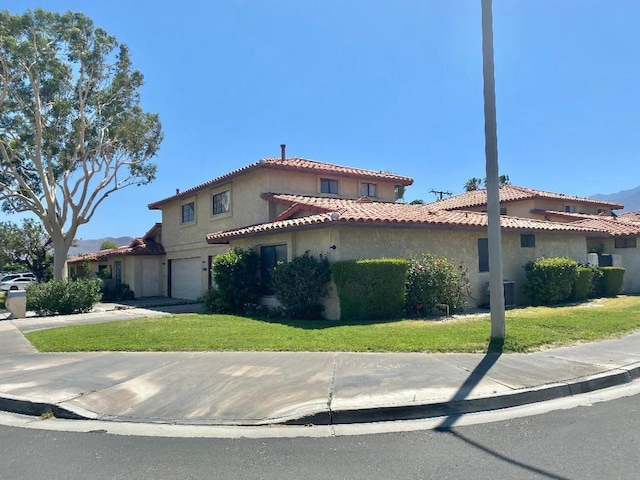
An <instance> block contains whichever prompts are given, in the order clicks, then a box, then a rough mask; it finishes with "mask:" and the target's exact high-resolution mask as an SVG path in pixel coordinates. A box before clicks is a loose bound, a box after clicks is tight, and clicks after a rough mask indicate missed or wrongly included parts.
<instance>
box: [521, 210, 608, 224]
mask: <svg viewBox="0 0 640 480" xmlns="http://www.w3.org/2000/svg"><path fill="white" fill-rule="evenodd" d="M531 213H535V214H537V215H546V216H548V217H555V218H562V219H565V220H569V221H571V222H575V221H577V220H584V219H589V218H594V219H598V218H605V219H606V218H616V217H615V216H613V215H604V214H600V215H590V214H588V213H577V212H574V213H571V212H559V211H557V210H541V209H534V210H531Z"/></svg>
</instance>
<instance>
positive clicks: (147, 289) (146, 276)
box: [140, 258, 160, 297]
mask: <svg viewBox="0 0 640 480" xmlns="http://www.w3.org/2000/svg"><path fill="white" fill-rule="evenodd" d="M159 295H160V262H159V261H158V260H157V259H155V258H145V259H143V260H142V291H141V292H140V296H141V297H157V296H159Z"/></svg>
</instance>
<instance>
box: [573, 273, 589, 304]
mask: <svg viewBox="0 0 640 480" xmlns="http://www.w3.org/2000/svg"><path fill="white" fill-rule="evenodd" d="M593 271H594V269H593V267H588V266H579V267H578V271H577V273H578V274H577V276H576V281H575V283H574V284H573V294H572V295H571V298H572V300H574V301H576V302H582V301H584V300H586V299H587V298H588V296H589V292H590V291H591V279H592V278H593Z"/></svg>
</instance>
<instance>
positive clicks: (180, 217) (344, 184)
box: [149, 149, 413, 299]
mask: <svg viewBox="0 0 640 480" xmlns="http://www.w3.org/2000/svg"><path fill="white" fill-rule="evenodd" d="M412 183H413V180H412V179H411V178H409V177H404V176H400V175H395V174H392V173H387V172H381V171H373V170H365V169H361V168H352V167H345V166H340V165H333V164H329V163H323V162H317V161H313V160H307V159H303V158H286V157H285V156H284V149H283V155H282V156H281V157H280V158H265V159H263V160H260V161H258V162H256V163H253V164H251V165H248V166H246V167H244V168H240V169H238V170H235V171H233V172H230V173H227V174H225V175H222V176H220V177H217V178H214V179H213V180H210V181H208V182H206V183H203V184H201V185H198V186H196V187H193V188H190V189H188V190H185V191H182V192H180V191H177V192H176V194H175V195H173V196H171V197H168V198H165V199H163V200H159V201H157V202H153V203H151V204H149V208H150V209H157V210H161V211H162V225H163V230H164V235H163V239H162V241H163V246H164V250H165V252H166V266H165V270H164V274H165V276H166V282H164V283H163V285H162V293H163V294H164V295H167V296H169V297H174V298H186V299H195V298H198V297H199V296H201V295H202V292H203V291H206V290H207V289H208V288H210V287H211V286H212V285H213V278H212V273H211V270H212V268H211V267H212V262H213V259H214V258H215V256H216V255H218V254H220V253H222V252H224V251H226V250H227V248H228V246H227V245H218V244H209V243H207V240H206V236H207V234H208V233H210V232H215V231H222V230H231V229H236V228H240V227H246V226H248V225H260V224H265V223H269V222H271V221H273V220H274V219H275V218H277V217H278V216H279V215H281V214H282V213H283V211H284V210H285V209H286V208H287V207H286V206H284V205H282V204H280V203H277V202H269V201H265V200H263V199H262V198H261V195H262V194H265V193H268V192H283V193H287V194H293V195H306V196H319V197H320V196H321V197H328V198H331V199H334V200H340V199H356V198H359V197H363V196H364V197H369V198H371V199H374V200H376V201H379V202H393V201H394V200H395V189H396V187H399V186H403V187H404V186H408V185H411V184H412ZM271 250H272V251H270V252H269V254H270V255H272V257H273V260H274V261H276V260H279V259H281V258H282V257H281V256H279V255H282V252H281V251H279V250H277V249H271ZM265 251H266V250H265ZM265 255H266V254H265ZM287 258H289V259H290V258H292V257H291V256H286V257H284V259H285V260H286V259H287Z"/></svg>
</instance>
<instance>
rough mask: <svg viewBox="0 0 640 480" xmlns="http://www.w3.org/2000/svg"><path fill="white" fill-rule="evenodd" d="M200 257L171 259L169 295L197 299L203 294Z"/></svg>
mask: <svg viewBox="0 0 640 480" xmlns="http://www.w3.org/2000/svg"><path fill="white" fill-rule="evenodd" d="M201 268H202V267H201V265H200V258H199V257H195V258H181V259H175V260H169V296H170V297H172V298H184V299H186V300H195V299H196V298H198V297H200V296H201V295H202V272H201Z"/></svg>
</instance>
